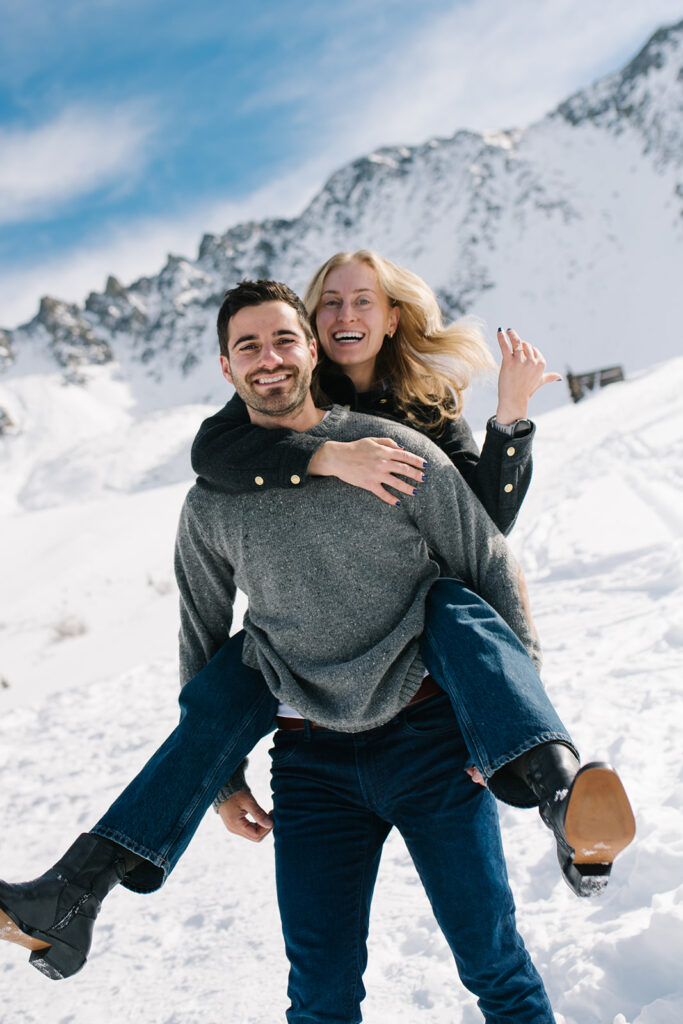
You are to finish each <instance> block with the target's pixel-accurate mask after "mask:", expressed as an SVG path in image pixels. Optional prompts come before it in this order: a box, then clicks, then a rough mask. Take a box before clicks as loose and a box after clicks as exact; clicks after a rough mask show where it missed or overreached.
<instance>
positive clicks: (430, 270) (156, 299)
mask: <svg viewBox="0 0 683 1024" xmlns="http://www.w3.org/2000/svg"><path fill="white" fill-rule="evenodd" d="M682 40H683V22H680V23H678V24H677V25H673V26H671V27H668V28H664V29H661V30H660V31H658V32H656V33H655V34H654V35H653V36H652V38H651V39H650V40H649V42H648V43H647V44H646V46H645V47H644V48H643V49H642V50H641V52H640V53H639V54H638V55H637V56H636V57H634V59H633V60H632V61H631V62H630V63H628V64H627V65H626V67H624V68H623V69H622V70H621V71H619V72H617V73H616V74H613V75H610V76H608V77H606V78H604V79H602V80H601V81H599V82H597V83H596V84H595V85H593V86H591V87H590V88H587V89H585V90H584V91H582V92H579V93H577V94H576V95H574V96H572V97H570V98H569V99H568V100H567V101H566V102H564V103H562V104H561V105H560V106H559V107H558V108H557V109H556V110H554V111H552V112H551V113H549V114H548V115H547V116H546V117H545V118H543V119H542V120H541V121H539V122H538V123H536V124H533V125H531V126H530V127H527V128H517V129H511V130H503V131H499V132H485V133H476V132H469V131H468V132H465V131H459V132H456V133H455V134H454V135H452V136H450V137H448V138H435V139H430V140H429V141H427V142H425V143H424V144H423V145H420V146H410V147H409V146H405V147H391V148H384V149H380V150H378V151H377V152H375V153H372V154H370V155H369V156H367V157H364V158H362V159H359V160H356V161H354V162H353V163H351V164H349V165H347V166H346V167H343V168H342V169H341V170H339V171H338V172H336V173H335V174H333V175H332V177H331V178H330V179H329V181H328V182H327V183H326V184H325V186H324V187H323V188H322V190H321V191H320V193H319V194H318V195H317V196H316V197H315V198H314V199H313V201H312V202H311V203H310V205H309V206H308V207H307V209H305V210H304V212H303V213H302V214H301V216H299V217H297V218H295V219H292V220H273V219H271V220H265V221H261V222H256V221H252V222H249V223H245V224H240V225H238V226H236V227H233V228H230V230H228V231H226V232H225V234H222V235H215V234H207V235H205V236H204V238H203V239H202V241H201V244H200V246H199V252H198V255H197V257H196V259H191V258H184V257H181V256H169V258H168V261H167V263H166V265H165V266H164V268H163V269H162V270H161V271H160V273H159V274H158V275H156V276H154V277H145V278H142V279H140V280H138V281H135V282H133V283H132V284H130V285H129V286H124V285H122V284H121V283H120V282H119V281H117V280H116V279H115V278H113V277H110V278H109V280H108V281H107V285H106V288H105V290H104V291H103V292H101V293H92V294H91V295H89V296H88V298H87V300H86V302H85V304H84V306H83V307H82V308H81V307H80V306H77V305H72V304H67V303H64V302H60V301H59V300H58V299H53V298H44V299H43V300H42V302H41V304H40V309H39V311H38V313H37V315H36V317H35V318H34V319H33V320H31V321H30V322H29V323H27V324H25V325H24V326H22V327H19V328H17V329H15V330H6V331H0V366H1V367H4V370H5V373H4V376H3V377H0V381H1V382H2V385H1V390H0V408H1V409H3V410H4V416H5V420H4V422H5V429H7V426H8V424H9V421H13V422H14V424H15V429H20V428H21V427H22V425H23V424H24V423H25V422H26V419H27V418H30V417H31V416H32V415H33V414H35V410H30V409H26V408H23V407H22V403H21V399H20V398H16V397H13V395H12V388H11V386H10V381H11V380H12V379H16V377H18V376H22V375H25V374H30V373H34V372H36V370H37V369H40V370H44V371H48V370H50V369H52V370H53V371H54V370H58V371H59V373H60V374H61V375H62V377H63V379H64V381H66V382H69V383H71V384H76V385H78V384H81V385H83V384H87V382H88V380H90V379H91V378H92V373H91V369H92V368H96V367H103V366H104V367H107V366H108V367H109V375H110V377H111V379H112V380H116V381H118V382H122V383H124V384H125V389H124V390H125V391H126V392H127V393H128V394H129V396H130V401H131V402H132V404H133V406H134V407H137V408H144V409H149V408H150V407H153V408H154V407H156V408H168V407H169V406H170V405H173V404H175V403H176V402H177V401H178V400H182V401H184V402H197V401H203V400H206V399H207V398H208V399H210V400H217V399H222V395H223V392H222V390H221V388H222V384H221V381H220V379H219V378H218V376H217V374H216V372H215V353H216V344H215V329H214V323H215V314H216V310H217V306H218V304H219V301H220V297H221V295H222V293H223V291H224V290H225V288H226V287H229V286H231V285H232V284H234V283H235V282H236V281H238V280H239V279H241V278H242V277H244V276H247V277H255V276H272V277H276V278H282V279H284V280H286V281H287V282H289V283H290V284H292V285H293V286H294V287H295V288H303V286H304V285H305V283H306V282H307V280H308V278H309V277H310V275H311V273H312V271H313V270H314V269H315V267H316V266H317V265H318V264H319V263H320V262H321V261H322V260H324V259H326V258H327V257H328V256H329V255H330V254H331V253H332V252H335V251H337V250H339V249H355V248H359V247H364V246H365V247H370V248H374V249H377V250H378V251H379V252H381V253H383V254H384V255H386V256H388V257H390V258H391V259H394V260H396V261H398V262H400V263H403V264H405V265H406V266H408V267H410V268H411V269H413V270H415V271H417V272H418V273H419V274H421V275H422V276H423V277H424V278H425V279H426V280H427V281H428V282H429V283H430V284H431V285H432V286H433V287H434V288H435V290H436V291H437V293H438V295H439V297H440V300H441V302H442V305H443V308H444V311H445V312H446V314H447V315H449V316H457V315H459V314H462V313H474V314H477V315H479V316H481V317H483V318H484V319H485V320H486V321H487V322H488V323H489V324H490V325H491V326H492V327H493V329H495V326H496V325H497V324H498V323H501V322H504V323H505V324H513V325H515V326H517V327H518V329H520V331H521V332H522V333H523V335H524V336H525V337H528V338H529V339H530V340H532V341H533V342H534V343H535V344H537V345H538V346H539V347H541V348H542V349H543V350H544V352H545V353H546V354H547V356H548V357H549V363H552V364H553V366H554V368H556V369H559V370H560V371H563V370H564V369H565V367H569V368H570V369H572V370H574V371H575V372H576V371H582V370H590V369H594V368H596V366H597V365H608V364H611V363H621V364H623V365H624V367H625V369H626V372H627V373H628V372H631V371H633V370H634V369H638V368H641V367H643V366H646V365H649V364H650V363H651V362H652V361H653V360H656V359H663V358H667V357H669V356H671V355H674V354H676V353H677V352H678V350H679V347H680V342H679V338H678V330H677V328H678V325H679V324H680V322H681V317H682V315H683V299H682V298H681V293H682V292H683V290H682V289H681V288H680V266H681V254H682V252H683V244H682V243H683V177H682V175H681V167H682V164H683V99H682V96H683V70H682V68H683V59H682V55H683V49H682V46H681V43H682ZM491 336H492V334H491ZM207 364H208V365H207ZM546 392H550V393H548V394H543V395H542V396H539V400H538V403H537V409H543V408H545V407H549V406H551V405H557V404H559V403H560V402H561V401H565V400H566V396H567V392H566V388H565V387H564V386H556V387H555V388H554V389H546ZM181 396H182V397H181ZM78 401H79V400H78V399H75V404H78ZM487 401H490V400H488V399H487ZM2 429H3V422H0V430H2Z"/></svg>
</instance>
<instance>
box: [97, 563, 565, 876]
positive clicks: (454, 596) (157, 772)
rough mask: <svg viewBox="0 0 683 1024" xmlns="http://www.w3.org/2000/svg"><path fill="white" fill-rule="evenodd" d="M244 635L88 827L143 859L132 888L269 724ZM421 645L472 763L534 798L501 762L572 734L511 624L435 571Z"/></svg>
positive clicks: (172, 854) (156, 866)
mask: <svg viewBox="0 0 683 1024" xmlns="http://www.w3.org/2000/svg"><path fill="white" fill-rule="evenodd" d="M243 639H244V634H243V633H237V634H235V636H232V637H231V638H230V639H229V640H228V641H227V642H226V643H225V644H224V645H223V647H222V648H221V649H220V650H219V651H218V652H217V654H215V655H214V657H213V658H212V659H211V661H210V662H209V663H208V664H207V665H206V666H205V667H204V668H203V669H202V671H201V672H199V673H198V674H197V675H196V676H195V677H194V678H193V679H191V680H190V681H189V682H188V683H187V684H186V685H185V686H184V687H183V689H182V690H181V693H180V698H179V699H180V722H179V723H178V725H177V726H176V728H175V729H174V730H173V732H172V733H171V735H170V736H169V737H168V739H167V740H166V741H165V742H164V743H163V744H162V746H161V747H159V749H158V750H157V752H156V753H155V754H153V755H152V757H151V758H150V760H149V761H148V762H147V764H146V765H145V766H144V768H143V769H142V771H141V772H140V773H139V774H138V775H137V777H136V778H135V779H134V780H133V781H132V782H131V783H130V785H129V786H127V787H126V789H125V790H124V791H123V793H122V794H121V795H120V796H119V797H118V799H117V800H116V801H115V802H114V803H113V804H112V806H111V807H110V808H109V810H108V811H107V812H106V813H105V814H104V816H103V817H102V818H101V820H100V821H99V822H98V823H97V825H96V826H95V827H94V828H93V830H92V831H93V832H94V833H96V834H98V835H101V836H105V837H107V838H108V839H113V840H114V841H115V842H117V843H120V844H121V845H122V846H124V847H126V848H127V849H129V850H132V851H133V852H134V853H138V854H140V856H142V857H144V858H145V861H144V863H142V864H140V865H139V866H138V867H136V868H134V869H133V870H132V871H131V872H130V874H129V875H128V876H126V878H125V880H124V883H123V884H124V885H125V886H127V887H128V888H130V889H133V890H134V891H136V892H151V891H153V890H154V889H157V888H159V886H160V885H161V884H162V882H163V881H164V879H165V877H166V875H167V874H168V873H169V872H170V871H171V870H172V869H173V867H174V866H175V864H176V863H177V861H178V859H179V858H180V856H181V855H182V853H183V851H184V850H185V848H186V847H187V844H188V843H189V842H190V840H191V838H192V836H193V835H194V833H195V831H196V829H197V827H198V826H199V822H200V821H201V819H202V818H203V816H204V814H205V812H206V811H207V809H208V808H209V807H210V806H211V803H212V802H213V800H214V798H215V797H216V795H217V793H218V792H219V790H220V789H221V788H222V787H223V786H224V785H225V784H226V782H227V780H228V779H229V778H230V776H231V775H232V774H233V772H234V771H235V770H236V769H237V768H238V767H239V765H240V764H241V763H242V761H243V760H244V758H245V757H246V756H247V755H248V754H249V752H250V751H251V750H252V748H253V747H254V746H255V745H256V743H257V742H258V741H259V740H260V739H261V738H262V737H263V736H265V735H267V734H268V733H269V732H271V731H272V730H273V729H274V728H275V715H276V711H277V702H276V700H275V698H274V697H273V695H272V694H271V693H270V691H269V690H268V688H267V686H266V684H265V682H264V680H263V677H262V676H261V675H260V673H259V672H256V671H255V670H254V669H251V668H248V667H247V666H245V665H244V664H243V663H242V643H243ZM422 656H423V660H424V662H425V665H426V666H427V668H428V669H429V671H430V673H431V674H432V675H433V677H434V679H435V680H436V681H437V683H438V684H439V685H440V686H441V687H442V689H443V690H444V691H445V692H446V693H447V694H448V696H449V698H450V700H451V703H452V706H453V709H454V711H455V713H456V716H457V718H458V722H459V724H460V728H461V730H462V733H463V736H464V737H465V741H466V744H467V747H468V750H469V758H468V764H469V765H472V764H475V765H476V766H477V767H478V768H479V770H480V771H481V772H482V774H483V775H484V777H485V778H486V779H487V781H488V785H489V788H490V789H491V791H492V792H493V793H494V794H495V795H496V796H498V797H499V798H500V799H503V800H506V801H507V802H510V803H514V804H516V805H518V806H535V805H536V803H537V800H536V798H535V797H534V795H533V793H531V791H530V790H529V789H528V788H527V787H526V786H525V785H524V783H522V781H521V780H520V779H518V778H517V777H516V776H515V775H514V773H513V772H509V771H507V770H506V767H505V766H506V765H507V764H508V762H509V761H511V760H512V759H513V758H515V757H517V756H519V754H521V753H523V752H524V751H525V750H528V749H530V748H531V747H533V746H535V745H537V744H538V743H543V742H547V741H548V740H560V741H562V742H564V743H566V744H567V745H568V746H570V747H572V743H571V740H570V738H569V735H568V734H567V732H566V730H565V728H564V726H563V725H562V722H561V721H560V720H559V718H558V717H557V714H556V712H555V710H554V708H553V706H552V704H551V702H550V700H549V699H548V697H547V695H546V693H545V690H544V689H543V685H542V683H541V681H540V679H539V677H538V674H537V673H536V670H535V668H534V666H533V663H532V661H531V659H530V658H529V657H528V655H527V653H526V651H525V650H524V647H523V646H522V644H521V643H520V642H519V640H518V639H517V637H516V636H515V634H514V633H513V632H512V630H511V629H510V628H509V627H508V626H507V624H506V623H505V622H504V621H503V619H501V617H500V616H499V615H497V613H496V612H495V611H494V610H493V609H492V608H491V607H490V606H489V605H488V604H486V602H485V601H483V600H482V599H481V598H480V597H478V596H477V595H476V594H474V593H473V592H472V591H470V590H468V589H467V588H466V587H465V586H464V585H463V584H462V583H461V582H459V581H457V580H448V579H441V580H437V581H436V583H435V584H434V585H433V587H432V589H431V591H430V595H429V600H428V605H427V617H426V626H425V631H424V635H423V640H422ZM572 749H574V748H573V747H572Z"/></svg>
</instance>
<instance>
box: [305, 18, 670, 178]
mask: <svg viewBox="0 0 683 1024" xmlns="http://www.w3.org/2000/svg"><path fill="white" fill-rule="evenodd" d="M680 17H681V4H680V0H649V2H648V3H647V4H640V3H638V4H636V3H632V2H631V3H629V2H628V0H627V2H626V3H624V0H601V2H600V3H596V2H595V0H517V2H516V3H514V4H511V3H509V0H475V2H470V3H457V4H453V5H452V6H451V7H450V10H448V11H447V12H446V13H440V14H438V15H436V16H433V17H431V18H430V19H425V20H424V25H423V28H422V30H421V31H420V32H418V33H413V35H412V36H411V37H410V38H409V39H405V40H403V43H402V46H401V47H400V48H394V49H393V50H388V51H387V53H386V55H385V56H384V58H383V59H382V60H381V61H380V62H379V63H375V64H374V66H373V67H372V68H370V69H363V68H358V67H354V73H353V74H352V75H351V76H342V75H340V76H339V77H338V78H337V79H332V78H331V77H330V75H329V73H328V74H327V76H322V78H321V86H320V90H319V94H318V96H319V106H320V107H321V108H322V109H319V110H318V111H317V112H316V114H315V116H314V117H313V118H312V123H314V124H316V125H320V126H321V127H320V131H319V133H318V138H317V142H318V145H319V147H320V148H323V147H324V148H325V149H326V150H327V152H328V153H329V154H334V155H335V156H336V159H337V160H338V161H341V160H346V159H349V157H350V156H357V155H360V154H361V153H364V152H367V151H368V150H370V149H373V148H377V147H379V146H381V145H389V144H398V143H406V144H411V143H419V142H422V141H424V140H426V139H427V138H429V137H430V136H432V135H437V134H438V135H450V134H452V133H453V132H454V131H456V130H457V129H459V128H469V129H472V130H482V129H486V128H508V127H516V126H519V127H523V126H525V125H526V124H529V123H531V122H533V121H534V120H536V119H539V118H541V117H542V116H543V115H544V114H546V113H548V112H549V111H550V110H551V109H552V108H554V107H555V106H556V105H557V104H558V103H560V102H561V101H562V100H564V99H566V98H567V97H568V95H570V94H571V93H572V92H574V91H576V90H577V89H580V88H584V87H586V86H587V85H589V84H590V83H591V82H592V80H593V79H595V78H597V77H599V76H601V75H603V74H606V73H608V72H609V71H616V70H618V68H619V66H620V64H622V63H624V62H625V61H626V60H628V59H630V57H632V56H634V55H635V53H636V51H637V50H638V49H639V48H640V47H641V46H642V45H644V43H645V42H646V40H647V38H648V36H649V35H650V34H651V33H652V32H653V31H654V30H655V29H657V28H658V27H660V26H661V25H663V24H667V23H671V22H674V21H677V20H679V19H680ZM335 45H336V44H335V43H334V42H331V43H330V47H331V48H332V49H331V51H330V54H332V55H333V52H334V46H335ZM330 54H328V57H330V59H329V60H328V61H327V62H326V61H325V59H324V58H325V54H323V60H322V62H321V65H322V67H323V68H324V67H325V65H326V63H327V66H328V67H331V66H334V63H335V62H334V60H333V59H332V57H331V55H330ZM296 85H297V83H296V81H290V83H289V89H290V91H291V92H292V93H293V94H294V93H295V92H296ZM301 87H302V89H303V84H302V86H301Z"/></svg>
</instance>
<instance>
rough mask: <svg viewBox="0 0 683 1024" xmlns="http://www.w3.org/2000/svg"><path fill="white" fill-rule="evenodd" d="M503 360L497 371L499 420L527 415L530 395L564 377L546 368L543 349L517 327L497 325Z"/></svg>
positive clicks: (497, 416)
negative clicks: (535, 346) (531, 343)
mask: <svg viewBox="0 0 683 1024" xmlns="http://www.w3.org/2000/svg"><path fill="white" fill-rule="evenodd" d="M496 337H497V339H498V344H499V346H500V351H501V354H502V357H503V360H502V362H501V365H500V373H499V374H498V408H497V409H496V419H497V420H498V422H499V423H506V424H507V423H514V421H515V420H523V419H525V418H526V414H527V406H528V404H529V399H530V398H531V396H532V395H533V394H534V393H535V392H536V391H538V389H539V388H542V387H543V385H544V384H550V383H551V381H555V380H562V377H561V376H560V374H559V373H546V372H545V359H544V358H543V353H542V352H539V350H538V349H537V348H534V346H533V345H530V344H529V342H528V341H522V339H521V338H520V336H519V335H518V334H517V331H513V330H512V328H508V329H507V331H503V330H501V328H500V327H499V328H498V333H497V335H496Z"/></svg>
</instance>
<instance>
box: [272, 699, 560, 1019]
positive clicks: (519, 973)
mask: <svg viewBox="0 0 683 1024" xmlns="http://www.w3.org/2000/svg"><path fill="white" fill-rule="evenodd" d="M271 757H272V787H273V798H274V800H273V803H274V812H273V813H274V819H275V827H274V837H275V863H276V871H277V889H278V902H279V906H280V915H281V918H282V928H283V933H284V938H285V946H286V950H287V956H288V958H289V962H290V975H289V990H288V994H289V998H290V1001H291V1006H290V1008H289V1010H288V1012H287V1020H288V1021H289V1024H357V1022H358V1021H360V1020H361V1013H360V1003H361V1000H362V999H363V997H364V995H365V990H364V987H363V981H362V976H363V971H364V969H365V965H366V962H367V949H366V938H367V934H368V921H369V915H370V904H371V901H372V893H373V889H374V885H375V879H376V877H377V870H378V867H379V862H380V856H381V852H382V845H383V843H384V840H385V839H386V837H387V835H388V834H389V832H390V831H391V828H392V827H394V826H395V827H396V828H397V829H398V830H399V832H400V833H401V835H402V836H403V839H404V841H405V843H406V846H407V848H408V851H409V853H410V856H411V857H412V859H413V862H414V864H415V867H416V868H417V871H418V874H419V876H420V879H421V881H422V884H423V885H424V888H425V891H426V893H427V896H428V897H429V900H430V903H431V905H432V909H433V911H434V915H435V917H436V919H437V921H438V923H439V926H440V927H441V930H442V932H443V934H444V935H445V937H446V940H447V941H448V944H449V946H450V948H451V950H452V952H453V955H454V957H455V961H456V964H457V968H458V972H459V974H460V978H461V980H462V982H463V983H464V984H465V985H466V986H467V988H469V989H470V990H471V991H472V992H474V993H475V995H477V996H478V1000H479V1007H480V1009H481V1011H482V1013H483V1014H484V1019H485V1020H486V1021H488V1022H489V1024H503V1022H505V1024H553V1022H554V1020H555V1018H554V1016H553V1012H552V1009H551V1007H550V1003H549V1001H548V997H547V995H546V992H545V989H544V987H543V982H542V981H541V979H540V977H539V975H538V972H537V971H536V969H535V967H534V966H533V964H532V962H531V960H530V958H529V954H528V953H527V951H526V949H525V947H524V943H523V941H522V939H521V937H520V935H519V933H518V932H517V928H516V924H515V908H514V902H513V898H512V893H511V892H510V888H509V885H508V881H507V872H506V869H505V860H504V856H503V850H502V845H501V840H500V830H499V826H498V814H497V809H496V803H495V800H494V798H493V797H492V795H491V794H490V793H489V792H488V791H487V790H486V789H484V788H483V787H481V786H478V785H477V784H476V783H474V782H472V780H471V779H470V778H469V776H468V775H467V774H465V771H464V769H465V766H466V764H467V762H468V760H469V753H468V750H467V747H466V744H465V742H464V739H463V737H462V734H461V732H460V729H459V728H458V724H457V721H456V718H455V715H454V714H453V710H452V708H451V706H450V704H449V702H448V698H447V697H446V696H445V695H439V696H437V697H432V698H430V699H428V700H425V701H422V702H421V703H418V704H415V705H413V706H411V707H407V708H405V709H404V710H403V711H401V712H399V714H398V715H397V716H396V717H395V718H393V719H392V720H391V721H390V722H389V723H388V724H387V725H383V726H380V727H379V728H377V729H372V730H369V731H367V732H361V733H355V734H354V733H340V732H333V731H330V730H327V729H317V728H315V729H313V728H311V727H310V726H309V725H308V724H306V726H305V728H304V729H303V730H302V731H298V732H289V731H287V732H283V731H278V732H277V733H276V734H275V740H274V746H273V749H272V750H271Z"/></svg>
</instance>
